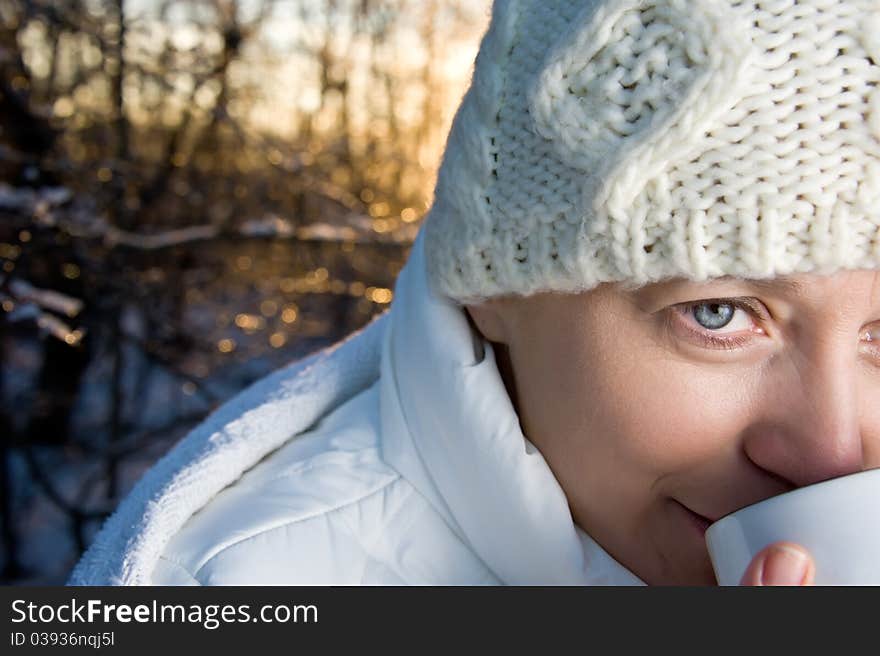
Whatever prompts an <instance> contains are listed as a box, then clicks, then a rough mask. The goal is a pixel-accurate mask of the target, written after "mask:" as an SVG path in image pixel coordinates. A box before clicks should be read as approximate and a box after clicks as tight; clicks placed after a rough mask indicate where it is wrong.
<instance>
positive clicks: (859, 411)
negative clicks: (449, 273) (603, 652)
mask: <svg viewBox="0 0 880 656" xmlns="http://www.w3.org/2000/svg"><path fill="white" fill-rule="evenodd" d="M731 299H742V300H744V301H747V302H750V303H751V304H752V306H753V307H746V306H742V307H735V306H734V305H733V304H731ZM708 301H712V302H711V303H708ZM719 306H720V307H719ZM466 308H467V311H468V314H469V316H470V317H471V319H472V321H473V323H474V325H475V327H476V328H477V329H478V330H479V331H480V332H481V333H482V334H483V336H484V337H485V338H486V339H488V340H489V341H491V342H492V343H493V346H494V348H495V352H496V356H497V360H498V363H499V368H500V371H501V374H502V377H503V379H504V382H505V385H506V386H507V389H508V391H509V393H510V396H511V399H512V401H513V403H514V406H515V407H516V410H517V413H518V415H519V417H520V423H521V426H522V428H523V432H524V434H525V435H526V436H527V437H528V439H529V440H530V441H531V442H533V443H534V444H535V445H536V446H537V448H538V449H539V450H540V451H541V453H542V454H543V455H544V457H545V459H546V461H547V463H548V465H549V466H550V468H551V470H552V471H553V473H554V475H555V476H556V478H557V480H558V481H559V483H560V485H561V486H562V489H563V490H564V492H565V494H566V496H567V498H568V502H569V506H570V508H571V512H572V516H573V518H574V520H575V522H577V524H578V525H579V526H580V527H581V528H583V529H584V530H585V531H586V532H587V533H589V534H590V535H591V536H592V537H593V538H594V539H596V540H597V541H598V542H599V544H601V545H602V546H603V547H604V548H605V549H606V550H607V551H608V552H609V553H610V554H611V555H612V556H614V557H615V558H616V559H617V560H618V561H619V562H621V563H622V564H623V565H625V566H626V567H628V568H629V569H630V570H631V571H633V572H634V573H635V574H636V575H638V576H639V577H640V578H641V579H642V580H644V581H645V582H647V583H649V584H659V585H669V584H687V585H694V584H714V583H715V577H714V574H713V571H712V567H711V563H710V561H709V557H708V553H707V551H706V546H705V541H704V537H703V533H704V530H705V527H706V526H707V525H708V523H709V522H711V521H714V520H716V519H718V518H720V517H721V516H723V515H725V514H727V513H730V512H732V511H734V510H737V509H739V508H742V507H743V506H746V505H749V504H751V503H754V502H757V501H760V500H762V499H765V498H767V497H770V496H773V495H776V494H780V493H782V492H786V491H788V490H791V489H794V488H797V487H801V486H804V485H809V484H811V483H816V482H819V481H823V480H826V479H829V478H833V477H836V476H841V475H844V474H849V473H854V472H858V471H862V470H865V469H872V468H876V467H880V272H877V271H861V270H859V271H841V272H839V273H837V274H835V275H831V276H819V275H813V274H799V275H793V276H786V277H781V278H776V279H772V280H764V281H750V280H743V279H736V278H719V279H715V280H711V281H708V282H701V283H697V282H691V281H686V280H670V281H665V282H661V283H656V284H651V285H647V286H644V287H641V288H639V289H636V290H628V289H626V288H624V287H622V286H620V285H618V284H604V285H600V286H599V287H597V288H595V289H593V290H590V291H588V292H583V293H579V294H557V293H539V294H534V295H531V296H528V297H521V296H506V297H497V298H493V299H490V300H488V301H485V302H483V303H480V304H474V305H467V306H466ZM706 335H708V336H710V337H712V336H714V337H715V338H716V339H721V340H727V341H726V342H723V343H721V344H716V343H708V342H706V341H704V339H703V338H701V336H706ZM798 554H800V555H801V556H802V558H800V561H801V564H802V565H804V567H805V569H803V570H797V568H794V565H796V564H797V561H798V560H799V557H798ZM786 566H789V567H788V569H786ZM813 574H814V565H813V563H812V561H811V559H810V558H809V554H806V553H805V552H804V551H803V549H801V548H800V547H798V546H797V545H791V544H783V545H773V546H771V547H769V548H768V549H765V550H764V551H762V552H761V553H760V554H758V556H756V558H755V560H754V561H753V562H752V565H751V566H750V567H749V569H748V570H747V571H746V572H745V573H744V575H743V583H745V584H750V585H758V584H769V583H774V582H781V583H787V584H809V583H810V582H811V581H812V577H813Z"/></svg>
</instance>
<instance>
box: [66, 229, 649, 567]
mask: <svg viewBox="0 0 880 656" xmlns="http://www.w3.org/2000/svg"><path fill="white" fill-rule="evenodd" d="M422 234H423V232H422V233H420V234H419V236H418V238H417V240H416V242H415V244H414V246H413V249H412V251H411V254H410V258H409V260H408V262H407V264H406V266H405V267H404V269H403V270H402V271H401V273H400V275H399V277H398V280H397V283H396V286H395V296H394V301H393V303H392V307H391V309H390V310H389V311H388V312H386V313H385V314H383V315H382V316H381V317H379V318H377V319H376V320H374V321H373V322H372V323H371V324H369V325H368V326H367V327H366V328H365V329H363V330H362V331H360V332H358V333H354V334H353V335H351V336H349V337H348V338H347V339H346V340H344V341H343V342H340V343H338V344H336V345H334V346H332V347H330V348H328V349H325V350H324V351H321V352H319V353H317V354H314V355H312V356H310V357H309V358H307V359H306V360H303V361H301V362H297V363H294V364H293V365H291V366H289V367H287V368H285V369H283V370H281V371H279V372H276V373H275V374H273V375H272V376H269V377H267V378H266V379H264V380H262V381H259V382H258V383H257V384H255V385H254V386H253V387H251V388H249V389H248V390H246V391H245V392H243V393H242V394H240V395H239V396H238V397H236V398H235V399H233V400H231V401H230V402H228V403H227V404H225V405H224V406H223V407H222V408H220V409H219V410H218V411H216V412H215V413H214V414H212V415H211V417H209V418H208V419H207V420H206V422H205V423H204V424H203V425H202V426H200V427H198V428H196V429H195V430H194V431H193V432H192V433H191V434H190V435H188V436H187V437H186V438H185V439H184V440H183V441H182V442H181V443H180V444H179V445H178V446H177V447H175V449H173V450H172V451H171V452H170V453H169V454H168V455H167V456H166V457H165V458H164V459H163V460H162V461H160V462H159V463H157V465H155V466H154V467H153V469H151V470H150V471H149V472H148V473H147V475H146V476H145V477H144V478H143V479H142V480H141V481H140V482H139V484H138V485H137V486H136V487H135V489H134V490H133V491H132V493H131V494H130V495H129V497H127V498H126V500H125V501H124V502H123V503H122V504H121V505H120V507H119V508H118V510H117V511H116V513H115V514H114V515H113V516H112V517H111V518H110V519H109V520H108V521H107V522H106V523H105V525H104V527H103V528H102V530H101V532H100V533H99V535H98V536H97V538H96V540H95V542H94V543H93V545H92V546H91V547H90V549H89V550H88V552H87V553H86V554H85V555H84V556H83V558H82V560H81V561H80V563H79V564H78V565H77V567H76V568H75V570H74V572H73V574H72V575H71V578H70V583H71V584H89V585H108V584H110V585H112V584H160V585H164V584H172V585H246V584H285V585H308V584H336V585H356V584H371V585H382V584H419V585H482V584H489V585H497V584H514V585H620V584H625V585H628V584H640V583H641V581H639V579H638V578H636V577H635V576H634V575H633V574H632V573H630V572H629V571H627V570H626V569H625V568H624V567H622V566H621V565H620V564H619V563H617V562H616V561H615V560H614V559H613V558H611V557H610V556H609V555H608V554H607V553H606V552H605V551H604V550H603V549H602V548H601V547H600V546H599V545H598V544H597V543H596V542H594V541H593V540H592V539H590V537H589V536H587V535H586V534H585V533H584V532H583V531H582V530H581V529H580V528H579V527H578V526H576V525H575V524H574V522H573V521H572V517H571V514H570V512H569V508H568V504H567V501H566V498H565V495H564V494H563V491H562V489H561V488H560V486H559V484H558V482H557V481H556V479H555V478H554V476H553V474H552V472H551V470H550V468H549V467H548V466H547V463H546V461H545V460H544V458H543V457H542V456H541V454H540V453H539V452H538V451H537V449H535V447H534V446H533V445H532V444H531V443H530V442H529V441H528V440H527V439H526V438H525V436H524V435H523V434H522V431H521V429H520V425H519V420H518V418H517V415H516V412H515V410H514V408H513V406H512V404H511V402H510V398H509V396H508V394H507V391H506V389H505V387H504V384H503V381H502V379H501V377H500V374H499V372H498V368H497V366H496V363H495V355H494V352H493V350H492V346H491V344H490V343H489V342H487V341H485V340H484V339H483V338H482V337H481V336H480V335H479V334H478V333H476V332H475V331H474V330H472V328H471V327H470V324H469V323H468V321H467V318H466V315H465V312H464V310H463V309H462V308H461V307H460V306H459V305H457V304H454V303H452V302H451V301H449V300H448V299H446V298H442V297H438V296H435V295H434V294H432V293H431V290H430V288H429V286H428V284H427V279H426V277H425V267H424V261H425V260H424V253H423V246H422V244H423V238H422Z"/></svg>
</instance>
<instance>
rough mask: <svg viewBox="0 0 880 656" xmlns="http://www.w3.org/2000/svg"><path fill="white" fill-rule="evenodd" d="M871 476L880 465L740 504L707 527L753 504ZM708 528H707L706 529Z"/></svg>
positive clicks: (877, 470) (876, 472) (802, 493)
mask: <svg viewBox="0 0 880 656" xmlns="http://www.w3.org/2000/svg"><path fill="white" fill-rule="evenodd" d="M871 476H877V477H880V466H878V467H872V468H871V469H863V470H862V471H859V472H853V473H851V474H844V475H842V476H835V477H834V478H826V479H825V480H824V481H817V482H816V483H810V484H809V485H804V486H802V487H797V488H795V489H793V490H789V491H788V492H783V493H782V494H775V495H773V496H772V497H767V498H766V499H761V500H760V501H755V502H753V503H750V504H748V505H747V506H742V507H741V508H737V509H736V510H732V511H730V512H729V513H727V514H726V515H722V516H721V517H719V518H718V519H717V520H715V521H714V522H713V523H712V524H710V525H709V528H711V527H712V526H714V525H716V524H719V523H720V522H722V521H724V520H725V519H727V518H728V517H732V516H733V515H736V514H737V513H740V512H743V511H745V510H748V509H749V508H753V507H755V506H759V505H761V504H763V503H767V502H768V501H771V500H773V499H781V498H783V497H785V498H792V497H796V496H803V495H806V494H812V493H813V492H814V491H815V490H818V489H824V488H829V487H836V486H838V485H841V484H842V482H843V481H851V480H853V479H861V478H871ZM707 530H708V529H707Z"/></svg>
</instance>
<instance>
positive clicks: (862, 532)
mask: <svg viewBox="0 0 880 656" xmlns="http://www.w3.org/2000/svg"><path fill="white" fill-rule="evenodd" d="M779 541H786V542H794V543H797V544H799V545H801V546H803V547H804V548H805V549H806V550H807V551H809V552H810V554H811V555H812V557H813V560H814V562H815V564H816V579H815V582H816V585H880V469H872V470H869V471H864V472H859V473H857V474H850V475H848V476H841V477H840V478H834V479H831V480H827V481H822V482H821V483H816V484H814V485H809V486H807V487H802V488H798V489H797V490H793V491H791V492H786V493H785V494H781V495H779V496H776V497H771V498H769V499H765V500H764V501H761V502H760V503H756V504H753V505H751V506H746V507H745V508H741V509H740V510H737V511H736V512H734V513H731V514H730V515H727V516H725V517H722V518H721V519H719V520H718V521H717V522H715V523H714V524H712V525H711V526H710V527H709V528H708V530H707V531H706V545H707V546H708V548H709V556H710V557H711V559H712V566H713V567H714V568H715V576H716V578H717V579H718V583H719V585H738V584H739V582H740V580H741V579H742V576H743V574H744V573H745V571H746V568H747V567H748V565H749V563H750V562H751V561H752V558H753V557H754V556H755V554H757V553H758V552H759V551H760V550H761V549H763V548H764V547H766V546H767V545H768V544H771V543H773V542H779Z"/></svg>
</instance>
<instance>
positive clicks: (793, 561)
mask: <svg viewBox="0 0 880 656" xmlns="http://www.w3.org/2000/svg"><path fill="white" fill-rule="evenodd" d="M809 564H810V563H809V559H808V558H807V554H805V553H804V552H803V551H800V550H798V549H792V548H791V547H785V546H777V547H773V548H772V549H771V550H770V551H769V552H768V553H767V556H766V557H765V558H764V568H763V569H762V571H761V585H801V584H802V583H803V582H804V579H805V578H806V577H807V568H808V567H809Z"/></svg>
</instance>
